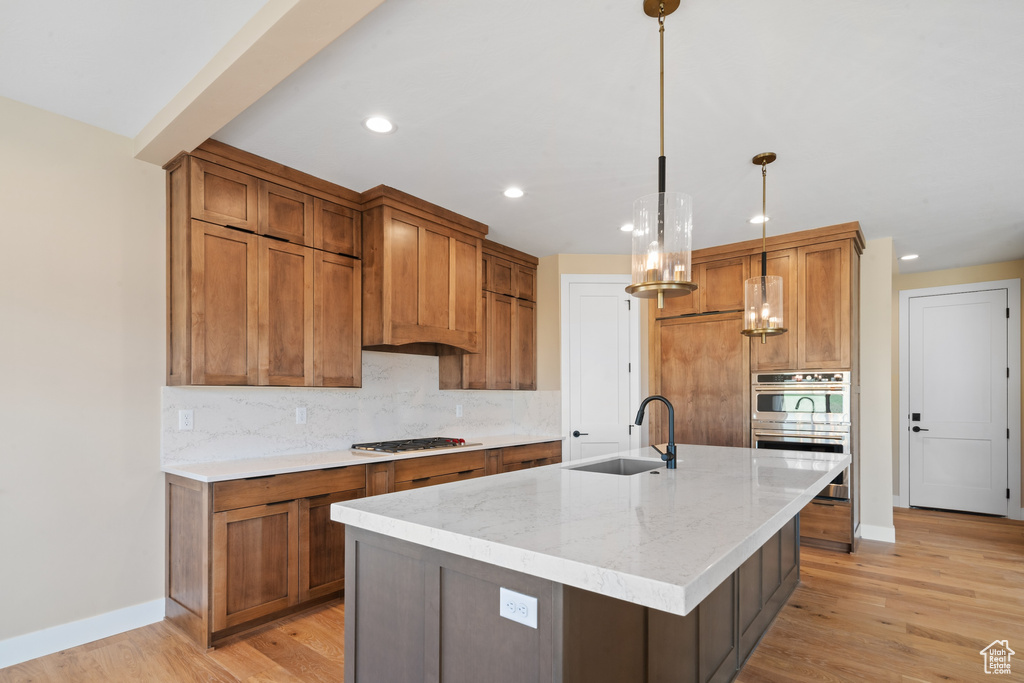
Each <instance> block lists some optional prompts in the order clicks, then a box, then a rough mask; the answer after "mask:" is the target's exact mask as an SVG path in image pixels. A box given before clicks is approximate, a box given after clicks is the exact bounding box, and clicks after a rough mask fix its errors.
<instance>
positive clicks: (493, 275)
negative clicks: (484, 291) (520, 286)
mask: <svg viewBox="0 0 1024 683" xmlns="http://www.w3.org/2000/svg"><path fill="white" fill-rule="evenodd" d="M487 267H488V269H489V271H488V273H487V286H488V288H489V289H488V291H491V292H495V293H496V294H504V295H505V296H515V295H516V278H515V268H514V265H513V263H512V262H511V261H506V260H505V259H503V258H499V257H497V256H494V255H491V256H489V257H488V259H487Z"/></svg>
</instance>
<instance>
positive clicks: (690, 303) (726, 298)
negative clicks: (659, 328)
mask: <svg viewBox="0 0 1024 683" xmlns="http://www.w3.org/2000/svg"><path fill="white" fill-rule="evenodd" d="M692 268H693V275H694V279H693V280H692V281H693V282H696V283H697V290H696V291H695V292H693V293H691V294H689V295H687V296H676V297H671V298H667V299H665V307H664V308H662V309H657V308H655V309H654V310H655V311H656V313H655V315H656V316H657V317H659V318H670V317H674V316H679V315H696V314H698V313H714V312H719V311H740V310H743V283H744V282H745V281H746V279H747V278H748V277H750V276H749V275H748V273H749V270H748V264H747V259H746V257H733V258H728V259H718V260H714V261H707V262H694V263H693V265H692Z"/></svg>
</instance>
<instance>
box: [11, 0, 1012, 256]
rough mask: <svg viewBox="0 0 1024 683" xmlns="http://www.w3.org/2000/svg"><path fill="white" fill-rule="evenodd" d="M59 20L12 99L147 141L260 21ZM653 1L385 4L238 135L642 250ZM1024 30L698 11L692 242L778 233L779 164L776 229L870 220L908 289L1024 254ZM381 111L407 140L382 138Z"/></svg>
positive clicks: (886, 9) (16, 5)
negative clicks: (634, 223)
mask: <svg viewBox="0 0 1024 683" xmlns="http://www.w3.org/2000/svg"><path fill="white" fill-rule="evenodd" d="M37 4H38V5H42V4H43V3H29V2H25V1H24V0H16V1H15V2H12V1H11V0H5V1H4V4H3V5H2V7H3V10H2V11H3V13H4V15H7V14H9V13H10V14H11V15H12V16H11V17H7V16H5V17H4V21H3V22H2V23H0V94H2V95H5V96H8V97H12V98H14V99H18V100H21V101H25V102H28V103H30V104H35V105H37V106H41V107H44V108H46V109H50V110H52V111H57V112H59V113H63V114H67V115H69V116H72V117H74V118H78V119H81V120H85V121H88V122H90V123H95V124H96V125H100V126H102V127H105V128H109V129H110V130H114V131H116V132H121V133H124V134H128V135H133V134H134V133H135V132H137V131H138V130H139V129H140V128H141V127H142V125H144V124H145V123H146V122H147V120H148V119H147V116H152V115H153V114H154V113H155V112H156V111H157V110H159V108H160V106H162V105H163V104H164V103H166V101H167V100H169V99H170V97H171V96H172V95H173V93H174V92H176V91H177V89H179V88H181V86H182V85H184V82H186V81H187V80H188V78H189V77H190V76H191V75H193V74H194V73H195V72H196V71H198V69H199V68H200V67H201V66H202V63H203V60H204V59H209V57H210V56H212V54H213V53H214V52H216V50H217V48H218V47H219V46H220V45H222V44H223V43H224V42H226V40H227V38H228V37H230V35H231V33H232V32H233V31H236V30H237V29H238V28H239V27H240V26H241V25H242V24H243V23H244V22H245V21H246V20H247V19H248V18H249V17H250V16H251V15H252V14H253V13H255V11H256V10H257V9H258V8H259V5H260V4H261V3H260V2H245V1H244V0H231V1H230V2H225V1H224V0H221V1H220V2H219V3H204V2H201V1H199V0H184V1H179V2H177V3H175V4H174V5H173V11H172V9H171V8H170V7H165V6H164V5H160V4H157V3H155V2H149V1H147V2H145V3H140V2H129V1H128V0H120V1H118V0H89V2H85V3H71V2H63V3H61V5H67V10H68V11H63V10H62V13H61V14H60V15H58V16H56V17H52V16H46V15H47V14H54V13H53V11H52V9H51V10H47V9H46V8H44V7H37V6H36V5H37ZM641 4H642V3H641V0H589V1H588V0H559V2H551V0H518V1H517V2H514V3H481V2H479V0H476V1H473V0H387V1H386V2H385V3H384V4H383V5H381V6H380V7H379V8H378V9H377V10H375V11H374V12H373V13H372V14H370V15H369V16H368V17H366V18H365V19H364V20H363V21H362V22H360V23H359V24H357V25H356V26H355V27H354V28H352V29H350V30H349V31H348V32H347V33H345V34H344V35H342V36H341V37H340V38H339V39H338V40H336V41H335V42H334V43H332V44H331V45H330V46H329V47H328V48H327V49H325V50H324V51H322V52H321V53H320V54H319V55H317V56H316V57H314V58H313V59H312V60H310V61H309V62H307V63H306V64H305V65H304V66H303V67H301V68H299V69H298V70H297V71H296V72H295V73H293V74H292V76H291V77H289V78H288V79H286V80H285V81H284V82H282V83H281V84H280V85H278V86H277V87H276V88H275V89H273V90H272V91H271V92H270V93H268V94H267V95H266V96H264V97H263V98H262V99H261V100H260V101H258V102H257V103H256V104H254V105H253V106H251V107H250V108H249V109H248V110H247V111H245V112H244V113H243V114H242V115H241V116H239V117H238V118H236V119H235V120H234V121H233V122H231V123H230V124H229V125H227V126H226V127H225V128H224V129H222V130H221V131H220V132H219V133H217V134H216V135H215V137H216V138H217V139H219V140H222V141H224V142H227V143H228V144H232V145H235V146H237V147H240V148H242V149H245V150H248V151H251V152H254V153H256V154H260V155H262V156H265V157H268V158H270V159H273V160H275V161H278V162H281V163H284V164H287V165H290V166H294V167H296V168H299V169H301V170H304V171H307V172H309V173H313V174H315V175H318V176H321V177H324V178H327V179H329V180H332V181H335V182H337V183H339V184H341V185H344V186H346V187H350V188H352V189H354V190H358V191H361V190H365V189H367V188H369V187H372V186H374V185H377V184H380V183H385V184H388V185H391V186H394V187H397V188H399V189H401V190H404V191H406V192H410V193H412V194H414V195H417V196H419V197H422V198H424V199H426V200H428V201H432V202H435V203H437V204H440V205H442V206H445V207H447V208H450V209H452V210H455V211H458V212H460V213H463V214H465V215H467V216H469V217H471V218H474V219H476V220H479V221H482V222H484V223H487V224H488V225H490V227H491V238H492V239H494V240H496V241H498V242H502V243H504V244H508V245H509V246H513V247H516V248H519V249H522V250H524V251H527V252H530V253H533V254H536V255H538V256H544V255H547V254H552V253H559V252H562V253H628V252H629V248H630V246H629V236H628V234H626V233H621V232H619V230H618V227H619V226H620V225H621V224H622V223H624V222H627V221H629V220H630V216H631V206H632V202H633V200H634V199H635V198H637V197H639V196H641V195H644V194H648V193H650V192H653V191H655V190H656V189H657V188H656V169H657V165H656V164H657V155H658V129H657V126H658V119H657V111H658V110H657V107H658V82H657V76H658V73H657V69H658V52H657V22H656V21H655V20H654V19H651V18H649V17H647V16H646V15H644V14H643V12H642V10H641ZM140 5H141V6H144V7H145V8H146V9H145V11H143V10H138V9H134V10H133V8H136V7H138V6H140ZM214 8H216V16H211V15H212V14H214ZM196 17H203V21H197V20H196ZM44 18H45V19H46V21H42V19H44ZM9 19H12V20H9ZM33 22H35V23H33ZM197 24H201V25H204V26H205V27H206V29H205V31H203V32H197V31H196V30H195V27H196V25H197ZM11 26H13V27H14V28H11ZM82 26H87V27H88V30H87V31H86V30H83V29H82V28H81V27H82ZM40 32H41V33H40ZM1022 34H1024V3H1022V2H1019V1H1017V0H975V1H974V2H963V1H962V0H904V1H902V2H891V0H838V1H832V2H827V3H826V2H820V1H816V0H774V1H773V2H763V1H757V0H684V1H683V4H682V6H681V8H680V9H679V10H678V11H677V12H676V13H675V14H673V15H672V16H670V17H669V18H668V19H667V21H666V52H667V65H666V91H667V92H666V100H667V101H666V114H667V126H666V128H667V130H666V138H667V139H666V155H667V157H668V189H669V190H671V191H681V192H686V193H688V194H691V195H692V196H693V198H694V207H695V208H694V220H695V230H694V247H695V248H700V247H705V246H712V245H718V244H724V243H728V242H734V241H739V240H745V239H753V238H757V237H760V226H754V225H751V224H749V223H748V222H747V219H748V218H750V216H752V215H754V214H756V213H759V210H760V201H761V187H760V185H761V183H760V172H759V168H758V167H756V166H754V165H752V164H751V163H750V158H751V157H752V156H753V155H754V154H756V153H758V152H763V151H774V152H776V153H778V155H779V160H778V161H777V162H775V163H774V164H772V165H771V166H770V167H769V169H768V213H769V215H770V216H772V218H773V220H772V221H770V222H769V223H768V229H769V234H779V233H782V232H792V231H796V230H804V229H809V228H815V227H820V226H824V225H831V224H835V223H840V222H845V221H851V220H858V221H860V223H861V227H862V229H863V231H864V233H865V236H866V237H867V238H868V239H869V240H870V239H874V238H878V237H885V236H892V237H893V238H894V239H895V244H896V250H897V253H898V254H903V253H908V252H914V253H919V254H921V258H920V259H918V260H917V261H914V262H908V263H903V264H901V266H900V268H901V271H903V272H914V271H923V270H935V269H940V268H948V267H954V266H964V265H973V264H979V263H989V262H995V261H1005V260H1011V259H1019V258H1024V208H1022V204H1021V201H1020V196H1021V194H1022V193H1021V189H1020V188H1022V187H1024V170H1022V168H1024V166H1022V159H1024V134H1022V133H1024V124H1022V120H1024V119H1022V117H1021V114H1020V112H1022V111H1024V50H1022V49H1021V48H1020V36H1021V35H1022ZM37 35H38V37H44V38H45V40H41V41H37V40H34V39H35V38H36V37H37ZM12 37H13V38H15V39H16V40H17V44H16V45H12V44H11V41H10V39H11V38H12ZM184 41H195V45H194V46H192V49H182V43H183V42H184ZM34 42H39V43H40V44H39V45H34V44H33V43H34ZM69 46H70V48H71V49H69ZM183 53H187V54H188V56H189V57H190V58H192V60H191V61H188V62H187V63H185V60H182V59H181V57H182V54H183ZM15 56H17V57H18V59H19V62H20V65H19V66H18V67H13V66H12V62H11V60H12V58H13V57H15ZM83 64H85V65H87V66H88V68H83V67H82V65H83ZM375 113H383V114H386V115H388V116H390V117H392V118H393V120H394V121H395V122H396V123H397V125H398V130H397V131H396V132H395V133H393V134H391V135H387V136H376V135H373V134H371V133H369V132H367V131H366V130H365V129H363V128H362V127H361V121H362V120H363V119H364V118H365V117H366V116H368V115H370V114H375ZM510 184H518V185H520V186H522V187H523V189H524V190H525V191H526V196H525V197H523V198H522V199H519V200H508V199H506V198H504V197H503V196H502V195H501V190H502V189H504V188H505V187H506V186H507V185H510Z"/></svg>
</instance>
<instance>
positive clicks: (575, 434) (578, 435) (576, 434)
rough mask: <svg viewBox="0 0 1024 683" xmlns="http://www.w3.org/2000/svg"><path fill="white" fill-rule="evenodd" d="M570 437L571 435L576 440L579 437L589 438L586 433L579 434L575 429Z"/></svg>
mask: <svg viewBox="0 0 1024 683" xmlns="http://www.w3.org/2000/svg"><path fill="white" fill-rule="evenodd" d="M572 435H573V436H575V437H576V438H577V439H578V438H579V437H581V436H590V434H588V433H587V432H581V431H580V430H578V429H577V430H574V431H573V433H572Z"/></svg>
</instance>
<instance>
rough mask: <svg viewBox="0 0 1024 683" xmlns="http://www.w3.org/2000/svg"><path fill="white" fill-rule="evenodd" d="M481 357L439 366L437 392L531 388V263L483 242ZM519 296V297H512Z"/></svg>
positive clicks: (446, 358) (448, 358)
mask: <svg viewBox="0 0 1024 683" xmlns="http://www.w3.org/2000/svg"><path fill="white" fill-rule="evenodd" d="M482 263H483V268H482V271H483V274H484V286H483V289H484V294H483V311H482V315H481V322H480V327H479V329H480V346H481V351H480V352H479V353H474V354H469V353H467V354H452V353H447V354H444V355H442V356H441V358H440V360H439V366H440V367H439V386H440V388H441V389H523V390H534V389H536V388H537V312H536V304H535V303H534V301H536V298H537V259H536V257H533V256H530V255H529V254H526V253H523V252H521V251H517V250H515V249H512V248H510V247H506V246H504V245H501V244H496V243H494V242H491V241H489V240H485V241H484V245H483V258H482ZM517 295H519V296H517Z"/></svg>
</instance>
